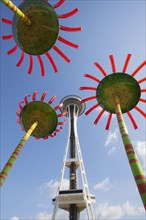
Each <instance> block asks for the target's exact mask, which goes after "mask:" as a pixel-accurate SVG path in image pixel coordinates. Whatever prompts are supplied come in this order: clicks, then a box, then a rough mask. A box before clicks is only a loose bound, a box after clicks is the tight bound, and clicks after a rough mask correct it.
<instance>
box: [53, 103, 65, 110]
mask: <svg viewBox="0 0 146 220" xmlns="http://www.w3.org/2000/svg"><path fill="white" fill-rule="evenodd" d="M62 106H63V103H60V104H59V105H57V106H56V107H55V108H54V109H55V110H57V109H59V108H61V107H62Z"/></svg>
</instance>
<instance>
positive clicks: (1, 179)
mask: <svg viewBox="0 0 146 220" xmlns="http://www.w3.org/2000/svg"><path fill="white" fill-rule="evenodd" d="M37 124H38V122H37V121H36V122H34V123H33V124H32V126H31V127H30V128H29V130H28V131H27V132H26V134H25V135H24V136H23V138H22V139H21V141H20V142H19V144H18V145H17V147H16V148H15V150H14V152H13V153H12V155H11V156H10V158H9V160H8V162H7V163H6V165H5V166H4V168H3V170H2V172H1V173H0V187H1V186H2V185H3V183H4V181H5V179H6V177H7V175H8V173H9V171H10V170H11V168H12V166H13V164H14V162H15V161H16V159H17V157H18V155H19V153H20V151H21V150H22V148H23V146H24V144H25V143H26V141H27V140H28V138H29V137H30V135H31V134H32V132H33V131H34V129H35V128H36V126H37Z"/></svg>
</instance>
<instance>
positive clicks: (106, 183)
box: [93, 177, 112, 191]
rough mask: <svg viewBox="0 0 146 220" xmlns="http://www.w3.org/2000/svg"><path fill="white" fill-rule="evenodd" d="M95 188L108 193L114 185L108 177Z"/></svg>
mask: <svg viewBox="0 0 146 220" xmlns="http://www.w3.org/2000/svg"><path fill="white" fill-rule="evenodd" d="M93 188H94V189H97V190H98V189H99V190H104V191H108V190H110V189H111V188H112V184H111V181H110V179H109V177H106V178H105V179H104V180H103V181H102V182H100V183H97V184H96V185H95V186H94V187H93Z"/></svg>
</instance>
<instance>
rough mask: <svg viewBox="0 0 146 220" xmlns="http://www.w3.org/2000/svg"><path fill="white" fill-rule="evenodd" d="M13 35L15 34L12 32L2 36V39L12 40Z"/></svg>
mask: <svg viewBox="0 0 146 220" xmlns="http://www.w3.org/2000/svg"><path fill="white" fill-rule="evenodd" d="M13 37H14V36H13V34H10V35H5V36H2V39H3V40H10V39H12V38H13Z"/></svg>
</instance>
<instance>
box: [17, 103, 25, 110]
mask: <svg viewBox="0 0 146 220" xmlns="http://www.w3.org/2000/svg"><path fill="white" fill-rule="evenodd" d="M21 104H24V101H21V102H19V104H18V106H19V108H20V110H22V109H23V106H22V105H21Z"/></svg>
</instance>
